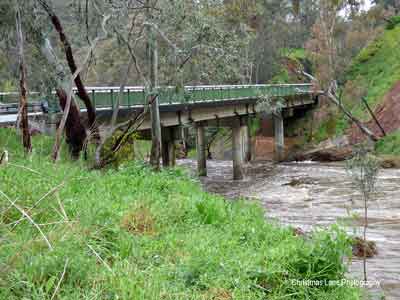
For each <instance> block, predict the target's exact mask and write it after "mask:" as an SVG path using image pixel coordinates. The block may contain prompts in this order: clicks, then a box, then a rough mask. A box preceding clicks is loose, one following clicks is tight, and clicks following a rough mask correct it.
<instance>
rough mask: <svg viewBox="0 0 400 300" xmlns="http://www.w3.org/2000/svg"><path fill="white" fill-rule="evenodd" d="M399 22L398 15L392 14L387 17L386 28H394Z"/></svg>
mask: <svg viewBox="0 0 400 300" xmlns="http://www.w3.org/2000/svg"><path fill="white" fill-rule="evenodd" d="M399 24H400V16H393V17H391V18H390V19H389V21H388V24H386V29H387V30H391V29H394V28H395V27H396V26H397V25H399Z"/></svg>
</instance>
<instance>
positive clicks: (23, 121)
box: [15, 3, 32, 153]
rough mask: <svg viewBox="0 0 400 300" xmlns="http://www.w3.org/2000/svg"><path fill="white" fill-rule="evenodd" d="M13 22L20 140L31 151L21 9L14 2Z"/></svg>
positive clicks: (27, 150) (27, 151) (26, 150)
mask: <svg viewBox="0 0 400 300" xmlns="http://www.w3.org/2000/svg"><path fill="white" fill-rule="evenodd" d="M15 10H16V13H15V23H16V34H17V45H18V56H19V73H20V75H19V76H20V79H19V88H20V98H19V115H18V123H19V124H20V126H18V127H20V128H21V130H22V141H23V145H24V149H25V152H26V153H29V152H31V151H32V144H31V136H30V133H29V123H28V101H27V84H26V64H25V55H24V36H23V33H22V22H21V10H20V7H19V4H18V3H17V4H16V9H15Z"/></svg>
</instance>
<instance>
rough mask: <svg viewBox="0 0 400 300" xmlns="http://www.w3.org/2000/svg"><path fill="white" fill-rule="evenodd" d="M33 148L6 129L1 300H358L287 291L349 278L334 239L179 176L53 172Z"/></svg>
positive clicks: (44, 147)
mask: <svg viewBox="0 0 400 300" xmlns="http://www.w3.org/2000/svg"><path fill="white" fill-rule="evenodd" d="M33 144H34V149H35V152H34V153H33V155H32V156H31V157H29V158H24V156H23V152H22V147H21V146H20V142H19V140H18V138H16V136H15V133H14V132H12V131H10V130H6V129H0V149H2V148H7V150H8V151H9V152H10V163H9V164H8V165H7V166H0V191H1V195H0V270H1V272H0V299H7V300H8V299H10V300H12V299H52V298H53V299H68V300H73V299H171V300H172V299H174V300H175V299H185V300H186V299H338V300H339V299H340V300H343V299H359V290H358V289H356V288H351V287H346V286H320V287H307V286H296V285H293V284H292V283H291V279H298V280H301V279H312V280H338V279H342V278H343V277H344V274H345V271H346V268H345V264H344V263H343V257H344V256H345V255H347V254H348V252H349V249H350V247H349V241H348V239H347V237H346V235H345V234H344V233H343V232H341V231H340V230H339V229H337V228H333V229H332V230H330V231H317V232H315V233H314V234H313V235H312V236H310V237H307V238H306V237H299V236H295V235H294V234H293V230H292V229H290V228H283V227H279V226H277V225H275V224H273V223H272V222H266V221H265V218H264V213H263V210H262V209H261V207H259V206H258V205H256V204H249V203H247V202H245V201H235V202H232V201H227V200H226V199H224V198H222V197H219V196H216V195H211V194H207V193H205V192H203V191H202V190H201V187H200V186H199V184H198V182H197V180H196V179H194V178H191V177H190V176H188V175H187V173H186V172H185V171H184V170H182V169H174V170H164V171H162V172H160V173H153V172H152V171H150V169H149V168H148V167H147V166H146V165H144V164H143V163H140V162H132V163H129V164H126V165H123V166H120V167H119V169H118V170H115V169H110V170H105V171H88V170H87V168H86V167H85V165H84V163H83V162H75V163H70V162H68V160H63V161H61V162H60V163H59V164H57V165H54V164H52V163H51V162H50V160H49V159H48V158H47V156H48V155H49V153H50V149H51V147H50V146H51V139H49V138H46V137H35V138H34V140H33ZM282 196H284V195H282ZM7 198H8V199H7ZM11 202H12V203H14V204H12V203H11ZM13 205H16V206H18V207H19V208H20V209H22V210H24V211H25V212H26V213H27V214H29V216H30V217H31V219H32V221H33V222H34V223H35V224H36V225H37V226H39V227H40V228H41V230H42V232H43V234H44V235H45V236H46V238H47V239H48V241H49V242H50V244H51V247H52V250H51V249H50V248H49V247H48V246H47V245H46V243H45V241H44V238H43V236H42V235H41V234H40V233H39V231H38V229H37V227H35V226H33V224H32V222H30V221H29V220H27V219H26V218H21V217H22V215H21V213H20V211H19V210H17V209H16V207H15V206H13Z"/></svg>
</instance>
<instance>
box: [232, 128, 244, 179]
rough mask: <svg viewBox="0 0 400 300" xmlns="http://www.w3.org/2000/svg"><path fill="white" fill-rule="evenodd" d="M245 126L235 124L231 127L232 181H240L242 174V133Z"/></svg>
mask: <svg viewBox="0 0 400 300" xmlns="http://www.w3.org/2000/svg"><path fill="white" fill-rule="evenodd" d="M246 130H247V128H246V126H240V123H239V122H237V123H236V124H234V125H233V126H232V157H233V179H234V180H242V179H243V177H244V173H243V132H244V131H246Z"/></svg>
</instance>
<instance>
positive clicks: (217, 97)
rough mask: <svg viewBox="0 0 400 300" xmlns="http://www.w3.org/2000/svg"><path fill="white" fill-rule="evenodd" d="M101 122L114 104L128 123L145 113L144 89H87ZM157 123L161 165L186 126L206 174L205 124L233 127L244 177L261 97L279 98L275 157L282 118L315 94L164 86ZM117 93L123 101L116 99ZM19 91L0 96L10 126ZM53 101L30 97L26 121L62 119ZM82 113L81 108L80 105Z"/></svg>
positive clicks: (271, 88) (287, 87)
mask: <svg viewBox="0 0 400 300" xmlns="http://www.w3.org/2000/svg"><path fill="white" fill-rule="evenodd" d="M87 91H88V92H89V94H90V96H91V100H92V102H93V104H94V106H95V109H96V116H97V119H98V121H99V122H100V123H102V122H104V123H106V122H107V120H108V119H109V118H110V116H111V115H112V113H113V111H114V110H115V109H116V107H117V103H118V102H119V106H118V107H119V114H118V117H119V119H121V120H123V119H129V118H130V117H132V115H134V114H138V113H140V112H142V111H143V110H144V109H145V105H146V103H147V96H148V91H147V90H146V89H145V88H144V87H135V86H132V87H125V88H124V90H123V92H122V93H120V88H119V87H87ZM157 93H158V99H159V103H160V106H159V110H160V121H161V126H162V139H163V141H162V154H163V163H164V165H173V164H174V161H175V146H174V145H175V141H176V140H180V139H181V138H182V128H183V125H187V124H191V125H193V126H194V127H195V128H196V132H197V143H196V145H197V156H198V173H199V175H200V176H206V175H207V167H206V135H205V127H206V126H228V127H231V128H232V132H233V135H232V139H233V140H232V145H233V149H232V150H233V166H234V178H235V179H241V178H243V162H244V161H246V160H249V159H250V156H251V155H250V153H251V150H250V147H251V143H250V133H249V126H248V118H249V117H250V116H252V115H255V114H256V113H257V111H256V106H257V104H258V102H259V99H260V98H261V97H270V98H271V99H280V100H281V101H280V103H282V104H283V107H282V110H281V112H280V113H275V114H274V115H273V119H274V132H275V153H276V159H277V160H280V159H281V158H282V157H283V152H284V119H285V118H288V117H290V116H293V114H294V113H295V111H296V110H304V109H308V108H310V107H312V106H313V105H314V104H315V102H316V99H317V95H318V93H316V92H315V91H314V90H313V87H312V85H311V84H265V85H218V86H185V87H182V88H179V87H166V88H159V89H158V90H157ZM120 94H121V95H122V97H121V96H120ZM18 97H19V95H18V93H15V92H14V93H13V92H12V93H0V123H2V120H3V122H13V121H14V122H15V120H16V118H17V113H18ZM51 98H53V100H49V101H43V100H41V99H43V98H41V95H40V94H39V93H31V94H30V95H29V101H28V102H29V104H28V112H29V115H30V117H31V118H39V119H41V120H42V121H43V120H44V122H46V124H47V125H48V126H50V127H52V126H53V127H55V125H56V123H57V120H59V118H60V116H61V112H60V108H59V106H58V104H57V101H56V100H55V95H53V97H51ZM78 104H79V105H80V106H81V107H80V108H81V114H82V116H83V118H85V115H86V110H85V109H84V107H83V106H82V105H83V104H81V103H80V102H78ZM150 128H151V121H150V116H146V118H145V120H144V121H143V123H142V124H141V125H140V127H139V129H138V130H139V131H140V132H141V133H142V135H143V136H149V131H150Z"/></svg>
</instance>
